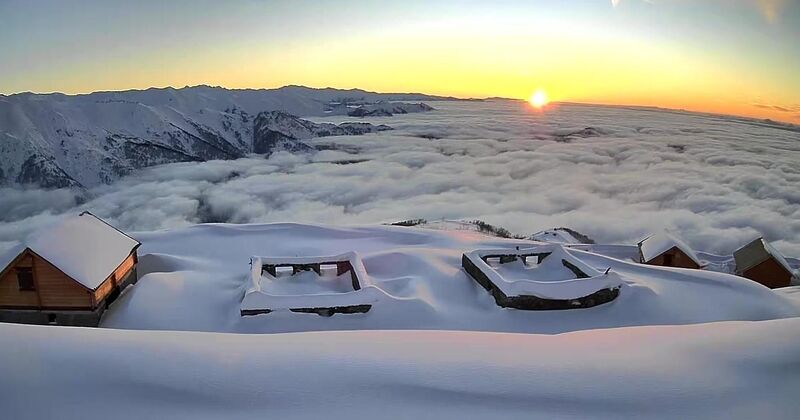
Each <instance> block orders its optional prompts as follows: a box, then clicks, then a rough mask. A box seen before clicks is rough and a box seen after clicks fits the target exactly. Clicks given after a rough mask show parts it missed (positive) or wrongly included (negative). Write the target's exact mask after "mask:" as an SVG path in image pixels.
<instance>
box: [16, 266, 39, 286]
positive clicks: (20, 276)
mask: <svg viewBox="0 0 800 420" xmlns="http://www.w3.org/2000/svg"><path fill="white" fill-rule="evenodd" d="M17 283H19V290H36V286H35V285H34V283H33V269H32V268H30V267H23V268H17Z"/></svg>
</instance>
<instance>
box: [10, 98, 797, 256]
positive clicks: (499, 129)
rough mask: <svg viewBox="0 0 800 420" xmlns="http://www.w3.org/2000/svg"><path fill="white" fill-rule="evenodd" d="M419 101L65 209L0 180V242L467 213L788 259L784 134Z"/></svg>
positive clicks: (511, 105)
mask: <svg viewBox="0 0 800 420" xmlns="http://www.w3.org/2000/svg"><path fill="white" fill-rule="evenodd" d="M434 106H435V107H436V108H437V111H434V112H430V113H424V114H413V115H412V114H409V115H403V116H397V117H393V118H386V119H383V118H375V119H371V120H370V121H371V122H374V123H387V124H390V125H392V126H393V127H395V128H396V130H395V131H392V132H384V133H379V134H370V135H367V136H359V137H331V138H321V139H315V140H313V141H312V143H313V144H315V145H317V146H322V147H321V148H323V149H330V148H332V147H333V148H335V149H336V150H323V151H320V152H318V153H316V154H313V155H303V154H298V155H293V154H289V153H285V152H282V153H277V154H274V155H272V156H271V157H270V158H269V159H264V158H261V157H250V158H245V159H239V160H235V161H211V162H205V163H179V164H170V165H164V166H160V167H155V168H150V169H147V170H144V171H142V172H140V173H138V174H137V175H134V176H132V177H129V178H125V179H123V180H121V181H119V182H117V183H116V184H114V185H111V186H103V187H100V188H97V189H94V190H91V191H89V193H88V195H89V196H90V197H94V198H91V199H89V200H88V201H86V202H85V203H83V204H80V205H76V204H77V203H80V202H81V197H78V196H76V195H75V193H73V192H71V191H68V190H56V191H48V192H44V191H41V190H22V189H12V188H5V189H2V190H0V196H2V197H3V200H1V201H0V247H2V246H4V245H5V246H7V245H10V243H11V242H13V241H16V240H18V239H20V238H21V237H22V236H23V235H24V234H26V233H27V232H29V231H30V230H31V229H33V228H35V227H36V226H37V225H39V224H41V223H42V222H45V221H47V220H49V219H51V218H53V217H55V216H54V215H56V214H59V213H62V212H65V211H77V210H78V208H79V209H88V210H91V211H92V212H94V213H95V214H97V215H99V216H101V217H104V218H107V219H108V220H109V221H110V222H112V223H115V224H117V225H118V226H120V227H122V228H124V229H127V230H132V231H136V230H154V229H164V228H173V227H179V226H185V225H190V224H195V223H201V222H222V221H228V222H233V223H248V222H278V221H281V222H285V221H296V222H310V223H332V224H368V223H376V222H387V221H396V220H400V219H407V218H418V217H422V218H427V219H429V220H430V219H438V218H481V219H484V220H486V221H487V222H490V223H492V224H497V225H501V226H505V227H507V228H508V229H509V230H511V231H512V232H516V233H533V232H535V231H537V230H541V229H544V228H549V227H553V226H568V227H572V228H574V229H576V230H579V231H581V232H583V233H585V234H588V235H589V236H591V237H593V238H595V239H596V240H598V241H602V242H620V243H630V242H633V241H635V240H637V239H640V238H641V237H642V236H643V235H645V234H647V233H648V232H652V231H655V230H658V229H662V228H670V229H673V230H674V231H675V232H677V233H678V234H680V235H681V236H682V237H683V238H684V239H685V240H686V241H687V242H689V243H690V244H691V245H693V246H694V247H696V248H698V249H701V250H705V251H710V252H717V253H730V252H731V251H732V250H733V249H735V248H737V247H738V246H740V245H742V244H744V243H746V242H747V241H748V240H750V239H753V238H754V237H756V236H758V235H760V234H763V235H764V236H765V237H766V238H767V239H769V240H772V241H774V242H775V244H776V246H777V247H778V248H779V249H781V250H783V251H784V252H785V253H787V254H788V255H790V256H800V188H798V185H800V164H799V163H800V133H798V132H797V131H791V130H787V129H781V128H780V127H770V126H765V125H762V124H760V123H758V122H755V121H753V122H747V121H745V120H741V119H726V118H723V117H714V116H707V115H698V114H688V113H679V112H670V111H660V110H652V109H631V108H621V107H599V106H586V105H570V104H562V105H557V106H553V107H551V108H550V109H549V110H548V111H546V112H544V113H539V112H533V111H530V110H529V109H528V108H527V107H526V105H524V104H522V103H520V102H511V101H497V102H485V103H471V102H469V103H468V102H443V103H436V104H434ZM338 118H339V119H336V118H330V119H320V118H318V119H316V120H318V121H330V122H341V117H338ZM76 207H77V208H76Z"/></svg>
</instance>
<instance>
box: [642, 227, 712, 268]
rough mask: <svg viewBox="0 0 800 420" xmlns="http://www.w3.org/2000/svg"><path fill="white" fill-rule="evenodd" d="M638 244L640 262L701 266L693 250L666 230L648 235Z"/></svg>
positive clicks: (668, 265) (688, 266) (690, 266)
mask: <svg viewBox="0 0 800 420" xmlns="http://www.w3.org/2000/svg"><path fill="white" fill-rule="evenodd" d="M638 245H639V262H640V263H642V264H649V265H661V266H665V267H681V268H694V269H699V268H701V267H702V264H701V263H700V259H699V258H698V257H697V255H696V254H695V253H694V251H693V250H692V249H691V248H690V247H689V246H688V245H686V244H685V243H684V242H683V241H681V240H680V239H678V238H676V237H674V236H672V235H670V234H669V233H667V232H662V233H657V234H655V235H651V236H648V237H647V238H645V239H643V240H642V241H641V242H639V244H638Z"/></svg>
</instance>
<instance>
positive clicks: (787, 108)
mask: <svg viewBox="0 0 800 420" xmlns="http://www.w3.org/2000/svg"><path fill="white" fill-rule="evenodd" d="M753 106H755V107H758V108H763V109H769V110H772V111H780V112H798V111H800V106H780V105H765V104H753Z"/></svg>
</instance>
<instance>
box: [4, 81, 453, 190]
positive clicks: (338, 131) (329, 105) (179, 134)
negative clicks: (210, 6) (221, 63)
mask: <svg viewBox="0 0 800 420" xmlns="http://www.w3.org/2000/svg"><path fill="white" fill-rule="evenodd" d="M442 99H452V98H442V97H435V96H428V95H421V94H379V93H372V92H366V91H363V90H355V89H354V90H338V89H312V88H306V87H302V86H287V87H283V88H279V89H261V90H229V89H223V88H218V87H209V86H196V87H186V88H182V89H174V88H164V89H155V88H153V89H147V90H135V91H125V92H96V93H92V94H87V95H63V94H31V93H21V94H16V95H10V96H3V95H0V184H16V183H19V184H36V185H40V186H43V187H69V186H92V185H97V184H101V183H110V182H112V181H114V180H115V179H117V178H119V177H121V176H123V175H125V174H128V173H130V172H131V171H134V170H136V169H138V168H142V167H146V166H152V165H158V164H163V163H170V162H186V161H205V160H211V159H235V158H239V157H242V156H244V155H246V154H248V153H252V152H255V153H270V152H272V151H274V150H279V149H280V148H287V149H289V150H304V149H305V147H303V146H304V145H303V144H301V143H299V142H297V141H296V140H301V139H304V138H310V137H317V136H323V135H343V134H363V133H368V132H374V131H381V130H385V129H387V128H388V127H386V126H383V127H374V126H372V125H370V124H362V123H345V124H342V125H339V126H335V125H333V124H314V123H312V122H310V121H304V120H300V119H298V118H296V117H294V115H300V116H321V115H331V114H334V115H346V114H348V113H350V112H352V111H353V110H357V109H367V110H369V111H375V110H379V109H385V110H388V112H401V113H402V112H420V111H427V110H430V107H429V106H427V105H424V104H405V103H397V102H395V101H410V100H417V101H418V100H442ZM423 105H424V106H423ZM276 110H280V111H283V112H281V113H277V114H275V113H269V111H276ZM265 112H266V113H265Z"/></svg>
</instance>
